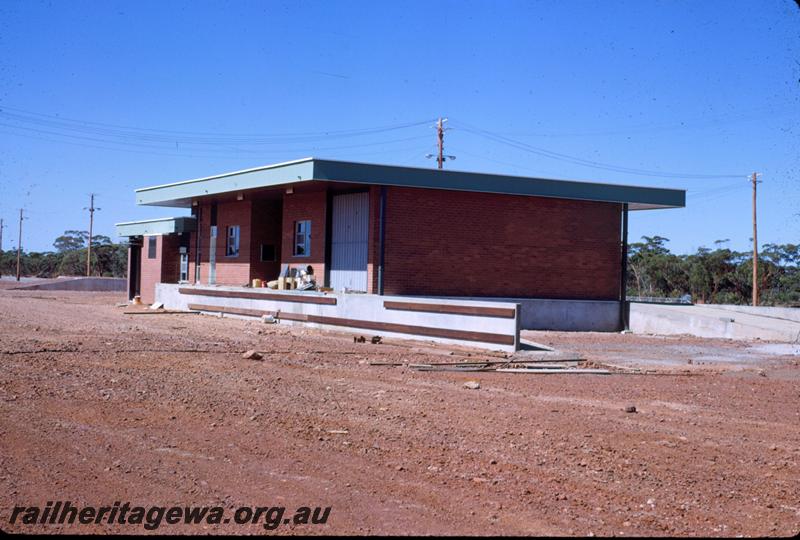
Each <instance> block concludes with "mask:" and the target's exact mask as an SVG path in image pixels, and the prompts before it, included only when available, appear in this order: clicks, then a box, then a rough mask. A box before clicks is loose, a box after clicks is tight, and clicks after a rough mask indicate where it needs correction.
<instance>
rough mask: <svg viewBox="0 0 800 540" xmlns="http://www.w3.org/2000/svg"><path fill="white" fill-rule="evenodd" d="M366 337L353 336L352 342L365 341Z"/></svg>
mask: <svg viewBox="0 0 800 540" xmlns="http://www.w3.org/2000/svg"><path fill="white" fill-rule="evenodd" d="M366 342H367V338H365V337H364V336H353V343H366Z"/></svg>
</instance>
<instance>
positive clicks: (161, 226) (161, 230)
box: [116, 216, 197, 236]
mask: <svg viewBox="0 0 800 540" xmlns="http://www.w3.org/2000/svg"><path fill="white" fill-rule="evenodd" d="M116 228H117V236H155V235H165V234H178V233H185V232H194V231H195V230H197V220H195V218H194V217H192V216H180V217H170V218H159V219H145V220H142V221H126V222H123V223H117V224H116Z"/></svg>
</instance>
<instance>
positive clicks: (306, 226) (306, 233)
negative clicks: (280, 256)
mask: <svg viewBox="0 0 800 540" xmlns="http://www.w3.org/2000/svg"><path fill="white" fill-rule="evenodd" d="M309 255H311V221H309V220H305V221H295V222H294V256H295V257H308V256H309Z"/></svg>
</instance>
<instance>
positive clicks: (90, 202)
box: [84, 193, 100, 277]
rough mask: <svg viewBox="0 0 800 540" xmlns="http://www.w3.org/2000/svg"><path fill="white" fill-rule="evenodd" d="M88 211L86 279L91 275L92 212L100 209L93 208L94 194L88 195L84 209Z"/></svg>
mask: <svg viewBox="0 0 800 540" xmlns="http://www.w3.org/2000/svg"><path fill="white" fill-rule="evenodd" d="M84 210H88V211H89V247H88V249H87V250H86V277H89V276H91V275H92V229H93V227H94V212H95V210H100V208H95V207H94V193H92V194H90V199H89V207H88V208H84Z"/></svg>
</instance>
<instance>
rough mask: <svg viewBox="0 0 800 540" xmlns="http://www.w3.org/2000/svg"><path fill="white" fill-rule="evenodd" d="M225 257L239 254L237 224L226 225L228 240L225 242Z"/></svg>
mask: <svg viewBox="0 0 800 540" xmlns="http://www.w3.org/2000/svg"><path fill="white" fill-rule="evenodd" d="M225 256H226V257H238V256H239V226H238V225H231V226H229V227H228V241H227V243H226V244H225Z"/></svg>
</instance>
